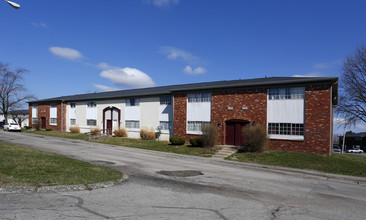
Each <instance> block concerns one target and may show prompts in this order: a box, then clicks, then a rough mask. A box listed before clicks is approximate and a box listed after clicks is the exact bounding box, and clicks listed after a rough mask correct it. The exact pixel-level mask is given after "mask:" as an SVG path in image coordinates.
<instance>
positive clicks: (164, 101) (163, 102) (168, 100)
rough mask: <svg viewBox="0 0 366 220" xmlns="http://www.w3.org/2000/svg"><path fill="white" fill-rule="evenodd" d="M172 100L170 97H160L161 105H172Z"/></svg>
mask: <svg viewBox="0 0 366 220" xmlns="http://www.w3.org/2000/svg"><path fill="white" fill-rule="evenodd" d="M171 104H172V98H171V97H170V96H163V97H160V105H171Z"/></svg>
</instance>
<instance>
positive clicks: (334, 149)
mask: <svg viewBox="0 0 366 220" xmlns="http://www.w3.org/2000/svg"><path fill="white" fill-rule="evenodd" d="M340 152H341V148H340V147H339V146H338V145H333V153H340Z"/></svg>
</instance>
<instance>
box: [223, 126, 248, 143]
mask: <svg viewBox="0 0 366 220" xmlns="http://www.w3.org/2000/svg"><path fill="white" fill-rule="evenodd" d="M225 123H226V138H225V144H227V145H234V146H243V145H244V140H243V135H242V130H243V128H244V127H245V125H247V124H249V122H248V121H245V120H228V121H226V122H225Z"/></svg>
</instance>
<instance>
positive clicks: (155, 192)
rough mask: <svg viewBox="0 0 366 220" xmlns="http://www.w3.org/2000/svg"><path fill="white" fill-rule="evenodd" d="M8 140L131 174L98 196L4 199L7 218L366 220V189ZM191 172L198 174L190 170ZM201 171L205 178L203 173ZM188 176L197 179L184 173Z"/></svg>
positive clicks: (98, 147) (59, 143)
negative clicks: (126, 180)
mask: <svg viewBox="0 0 366 220" xmlns="http://www.w3.org/2000/svg"><path fill="white" fill-rule="evenodd" d="M0 141H4V142H9V143H16V144H19V145H23V146H27V147H32V148H36V149H41V150H45V151H50V152H55V153H59V154H63V155H67V156H69V157H73V158H77V159H81V160H85V161H89V162H93V163H97V164H103V165H106V166H111V167H114V168H116V169H120V170H122V171H123V172H124V173H127V174H128V176H129V181H128V182H127V183H125V184H123V185H119V186H114V187H110V188H105V189H98V190H92V191H78V192H58V193H33V194H0V219H82V218H88V219H365V216H366V209H365V207H366V185H358V184H355V183H351V182H344V183H342V182H340V181H339V180H337V182H334V181H332V180H322V179H321V178H320V177H319V178H318V177H313V176H311V175H310V176H309V175H304V174H296V173H294V172H287V171H280V170H271V169H265V168H256V167H250V166H246V165H241V164H240V163H231V162H225V161H220V160H215V159H208V158H199V157H190V156H183V155H175V154H169V153H162V152H155V151H146V150H140V149H133V148H125V147H116V146H111V145H103V144H97V143H91V142H84V141H78V140H65V139H59V138H53V137H45V136H36V135H30V134H25V133H13V132H11V133H8V132H0ZM0 159H1V155H0ZM187 170H193V171H197V172H182V171H187ZM161 171H180V172H175V173H169V172H161ZM198 171H199V172H201V173H202V174H203V175H197V174H199V172H198ZM159 172H160V173H159ZM161 173H163V174H161ZM165 174H172V175H170V176H169V175H165ZM182 174H183V175H184V174H194V175H195V176H189V177H188V176H187V177H182V176H179V175H182Z"/></svg>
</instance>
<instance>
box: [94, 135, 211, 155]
mask: <svg viewBox="0 0 366 220" xmlns="http://www.w3.org/2000/svg"><path fill="white" fill-rule="evenodd" d="M94 142H98V143H104V144H112V145H119V146H126V147H134V148H140V149H147V150H156V151H163V152H171V153H176V154H185V155H193V156H202V157H211V156H212V155H213V154H215V152H216V151H217V149H216V148H200V147H189V146H187V145H181V146H174V145H170V144H169V142H167V141H143V140H137V139H129V138H119V137H105V138H100V139H97V140H94Z"/></svg>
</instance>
